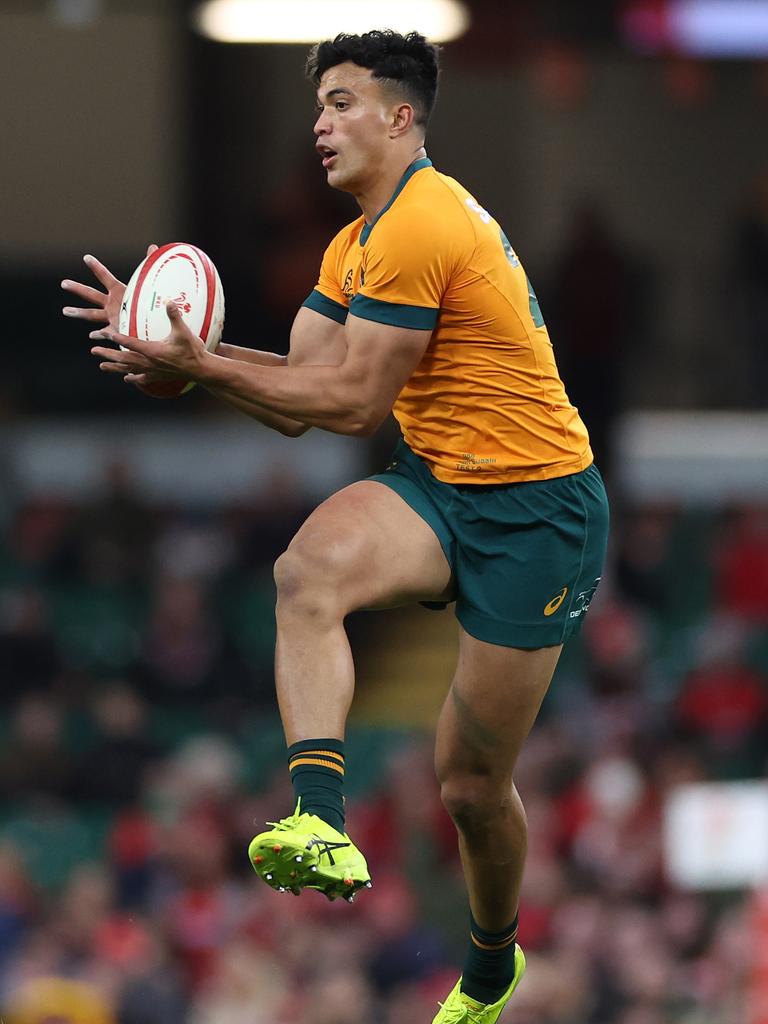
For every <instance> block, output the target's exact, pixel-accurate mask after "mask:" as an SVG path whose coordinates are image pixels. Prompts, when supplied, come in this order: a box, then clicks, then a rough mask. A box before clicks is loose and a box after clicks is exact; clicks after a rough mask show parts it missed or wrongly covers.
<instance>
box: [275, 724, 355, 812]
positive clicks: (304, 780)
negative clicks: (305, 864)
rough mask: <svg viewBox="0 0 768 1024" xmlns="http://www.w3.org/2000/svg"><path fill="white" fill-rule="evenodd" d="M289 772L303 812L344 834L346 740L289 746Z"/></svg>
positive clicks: (324, 740)
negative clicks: (316, 817)
mask: <svg viewBox="0 0 768 1024" xmlns="http://www.w3.org/2000/svg"><path fill="white" fill-rule="evenodd" d="M288 769H289V771H290V773H291V782H292V784H293V792H294V794H295V796H296V799H297V800H301V810H302V811H307V812H308V813H309V814H316V815H317V816H318V818H322V819H323V821H327V822H328V824H329V825H331V826H332V827H333V828H335V829H336V831H337V832H343V831H344V796H343V785H344V741H343V740H334V739H320V740H300V741H299V742H298V743H292V744H291V745H290V747H288Z"/></svg>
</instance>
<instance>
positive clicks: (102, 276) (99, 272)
mask: <svg viewBox="0 0 768 1024" xmlns="http://www.w3.org/2000/svg"><path fill="white" fill-rule="evenodd" d="M83 263H84V264H85V265H86V267H88V269H89V270H90V271H91V273H92V274H93V275H94V276H95V277H97V278H98V279H99V281H101V283H102V284H103V285H104V287H105V288H106V289H107V291H109V289H110V288H112V287H113V285H116V284H121V283H122V282H120V281H118V279H117V278H116V277H115V275H114V274H113V273H111V271H109V270H107V268H106V267H105V266H104V264H103V263H102V262H101V261H100V260H97V259H96V257H95V256H91V254H90V253H86V255H85V256H83Z"/></svg>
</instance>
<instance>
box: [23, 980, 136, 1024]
mask: <svg viewBox="0 0 768 1024" xmlns="http://www.w3.org/2000/svg"><path fill="white" fill-rule="evenodd" d="M5 1015H6V1016H5V1019H6V1021H7V1024H52V1022H55V1024H117V1021H116V1018H115V1015H114V1013H113V1012H112V1009H111V1008H110V1006H109V1004H108V1003H107V1002H106V1000H104V998H103V997H102V996H101V994H100V993H99V992H98V991H96V990H95V989H93V988H92V987H91V986H90V985H88V984H85V983H84V982H81V981H71V980H70V979H68V978H31V979H30V980H29V981H27V982H25V984H24V985H22V986H21V987H20V988H19V989H18V990H17V991H16V992H14V993H13V994H12V996H11V997H10V1000H9V1002H8V1004H7V1008H6V1010H5Z"/></svg>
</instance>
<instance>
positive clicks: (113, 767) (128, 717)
mask: <svg viewBox="0 0 768 1024" xmlns="http://www.w3.org/2000/svg"><path fill="white" fill-rule="evenodd" d="M92 710H93V717H94V720H95V725H96V728H97V730H98V731H97V738H96V742H95V743H94V745H93V746H92V747H90V748H89V749H88V750H86V751H85V752H84V753H83V755H82V756H81V758H80V760H79V764H78V780H77V788H78V792H79V794H80V796H81V797H84V798H86V799H90V800H107V801H111V802H114V803H120V804H126V803H131V802H133V801H134V800H136V799H137V797H138V795H139V792H140V788H141V784H142V780H143V775H144V771H145V769H146V767H147V765H148V764H149V763H150V762H151V761H152V759H153V758H156V757H157V756H158V755H159V748H158V745H157V744H156V743H154V742H153V741H152V740H151V738H150V737H149V736H148V735H147V713H146V708H145V706H144V704H143V703H142V701H141V699H140V698H139V696H138V694H136V692H135V691H134V690H133V689H131V687H130V686H128V685H127V684H126V683H124V682H122V681H120V680H115V681H114V682H111V683H108V684H107V685H106V687H105V688H104V689H103V690H99V692H98V693H97V694H96V696H95V698H94V700H93V706H92Z"/></svg>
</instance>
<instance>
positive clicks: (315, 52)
mask: <svg viewBox="0 0 768 1024" xmlns="http://www.w3.org/2000/svg"><path fill="white" fill-rule="evenodd" d="M439 52H440V48H439V47H438V46H435V44H434V43H430V42H429V41H428V40H427V39H425V38H424V36H422V35H420V34H419V33H418V32H409V33H408V34H407V35H405V36H404V35H401V34H400V33H399V32H393V31H392V30H391V29H375V30H373V31H371V32H364V33H363V35H351V34H349V33H347V32H340V33H339V35H337V36H336V38H335V39H326V40H325V42H322V43H318V44H317V45H316V46H313V47H312V49H311V50H310V52H309V56H308V58H307V68H306V71H307V78H309V80H310V81H311V82H313V83H314V85H315V87H317V86H319V85H320V79H321V78H322V77H323V75H324V74H325V72H326V71H327V70H328V68H333V67H335V66H336V65H337V64H344V63H345V62H346V61H351V62H352V63H353V64H357V65H358V66H359V67H361V68H370V70H371V71H372V72H373V77H374V78H377V79H379V80H380V81H381V83H382V85H385V86H386V85H391V86H393V87H394V88H397V89H399V91H401V92H402V93H403V95H404V96H405V97H406V99H407V100H408V102H409V103H410V104H412V106H413V109H414V113H415V121H416V123H417V124H420V125H422V126H423V127H424V128H426V126H427V123H428V121H429V116H430V114H431V113H432V108H433V107H434V105H435V99H436V97H437V77H438V74H439V71H440V68H439V64H438V54H439Z"/></svg>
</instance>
